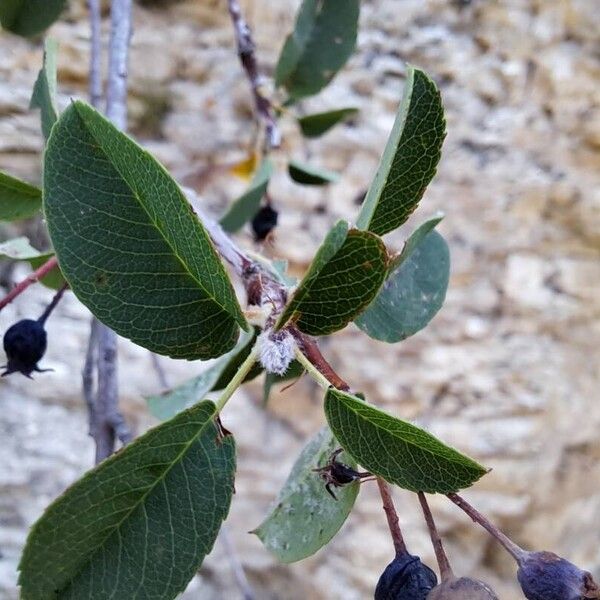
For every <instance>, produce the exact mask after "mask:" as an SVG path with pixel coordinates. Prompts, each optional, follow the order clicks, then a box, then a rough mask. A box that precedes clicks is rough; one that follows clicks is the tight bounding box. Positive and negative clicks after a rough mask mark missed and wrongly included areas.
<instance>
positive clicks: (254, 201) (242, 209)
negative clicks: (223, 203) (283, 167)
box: [220, 159, 273, 233]
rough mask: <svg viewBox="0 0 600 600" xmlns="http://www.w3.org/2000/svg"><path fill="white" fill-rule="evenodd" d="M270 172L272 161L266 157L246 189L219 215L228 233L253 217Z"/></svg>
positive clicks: (264, 191)
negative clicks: (224, 212) (225, 211)
mask: <svg viewBox="0 0 600 600" xmlns="http://www.w3.org/2000/svg"><path fill="white" fill-rule="evenodd" d="M272 174H273V163H272V162H271V161H270V160H269V159H266V160H264V161H263V162H262V163H261V165H260V167H259V169H258V171H257V172H256V174H255V175H254V178H253V179H252V183H251V184H250V188H249V189H248V191H247V192H245V193H244V194H243V195H242V196H240V197H239V198H238V199H237V200H236V201H235V202H234V203H233V204H232V205H231V206H230V207H229V210H228V211H227V213H226V214H225V215H223V217H221V220H220V224H221V227H222V228H223V229H224V230H225V231H229V232H230V233H233V232H235V231H238V230H239V229H241V228H242V227H243V226H244V224H246V223H247V222H248V221H250V220H251V219H252V218H253V217H254V215H255V214H256V212H257V211H258V208H259V207H260V201H261V200H262V198H263V196H264V195H265V193H266V191H267V186H268V185H269V179H270V178H271V175H272Z"/></svg>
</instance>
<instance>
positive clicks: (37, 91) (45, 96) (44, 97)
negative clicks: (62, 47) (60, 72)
mask: <svg viewBox="0 0 600 600" xmlns="http://www.w3.org/2000/svg"><path fill="white" fill-rule="evenodd" d="M57 51H58V43H57V42H56V40H53V39H52V38H47V39H46V42H45V45H44V65H43V67H42V69H41V70H40V72H39V74H38V77H37V80H36V82H35V85H34V86H33V94H32V96H31V102H30V103H29V108H39V109H40V110H41V112H42V132H43V134H44V137H45V138H46V139H48V136H49V135H50V131H51V130H52V126H53V125H54V123H56V121H57V119H58V108H57V104H56V53H57Z"/></svg>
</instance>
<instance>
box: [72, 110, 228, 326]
mask: <svg viewBox="0 0 600 600" xmlns="http://www.w3.org/2000/svg"><path fill="white" fill-rule="evenodd" d="M75 108H76V112H77V117H78V118H79V119H80V121H81V123H82V124H83V126H84V127H85V130H86V131H87V132H88V133H89V135H90V136H91V137H92V138H93V140H94V142H95V143H96V145H97V147H98V149H99V150H101V151H102V154H103V156H104V157H105V159H106V160H107V161H108V163H109V164H110V165H111V167H112V168H113V169H114V170H115V171H116V172H117V173H118V174H119V176H120V177H121V179H122V180H123V181H124V182H125V183H126V185H127V189H129V190H130V192H131V194H132V196H133V197H134V198H135V199H136V200H137V202H138V204H139V205H140V207H141V208H142V210H143V211H144V213H145V214H146V215H147V216H148V220H149V221H150V223H152V224H153V225H154V227H156V229H157V230H158V231H159V232H160V236H161V238H162V239H163V241H164V243H165V244H166V245H167V247H168V248H169V249H170V250H171V252H172V253H173V256H174V257H175V258H176V259H177V260H178V261H179V263H180V264H181V266H182V267H183V270H184V272H185V273H186V275H188V276H189V277H190V279H192V280H193V281H194V282H196V284H197V285H198V287H199V288H200V289H201V290H202V291H203V292H204V293H205V294H206V296H207V297H208V298H210V299H211V300H212V301H213V302H214V303H215V304H216V305H217V306H218V307H220V308H221V309H222V310H223V312H225V313H227V314H228V315H229V316H230V317H231V318H232V319H233V320H234V321H235V322H236V323H238V325H240V323H239V321H238V319H237V318H236V317H234V315H233V314H232V313H231V312H230V311H229V310H228V308H226V307H225V306H224V305H223V304H222V303H221V302H219V301H218V300H217V298H216V297H215V295H214V294H213V293H211V291H210V290H208V289H207V288H206V287H205V286H204V285H203V283H202V282H201V281H200V280H199V279H198V278H197V277H196V275H195V274H194V273H192V272H191V271H190V269H189V268H188V266H187V264H186V263H185V262H184V260H183V258H182V257H181V256H180V255H179V253H178V252H177V250H176V249H175V248H174V247H173V245H172V243H171V242H170V241H169V239H168V238H167V237H166V236H165V233H164V231H163V229H162V227H161V226H160V224H159V222H158V221H156V220H155V219H154V218H153V217H152V215H151V214H150V213H149V212H148V209H147V208H146V206H145V204H144V202H143V201H142V199H141V196H140V194H138V191H137V190H135V189H133V188H132V186H131V184H130V183H129V180H128V177H126V176H125V175H124V174H123V172H122V171H121V169H119V167H118V166H117V165H116V164H115V163H114V162H113V161H112V159H111V157H110V155H109V154H108V153H107V152H106V150H105V149H104V146H103V145H102V143H101V141H100V140H99V139H98V138H97V137H96V135H95V134H94V132H93V131H92V130H91V129H90V128H89V127H88V125H87V123H86V120H85V119H84V118H83V117H82V116H81V114H80V112H79V110H78V109H77V104H75ZM141 151H142V152H143V153H144V155H146V157H149V158H152V156H151V155H150V154H149V153H148V152H147V151H146V150H144V149H143V148H141ZM157 165H158V168H159V169H161V170H164V168H163V166H162V165H161V164H160V163H157ZM175 186H176V187H177V189H178V192H179V194H181V196H182V197H183V198H184V200H185V196H184V195H183V192H182V191H181V190H180V189H179V186H178V185H177V183H175ZM186 202H187V200H186ZM200 227H202V225H201V224H200ZM207 241H208V245H209V246H210V250H211V251H213V252H215V250H214V248H212V242H211V241H210V240H207ZM215 254H216V252H215ZM216 259H217V260H220V259H219V257H218V256H216ZM225 276H226V275H225ZM233 297H234V298H235V294H234V295H233Z"/></svg>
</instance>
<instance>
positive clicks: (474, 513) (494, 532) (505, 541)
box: [448, 494, 527, 564]
mask: <svg viewBox="0 0 600 600" xmlns="http://www.w3.org/2000/svg"><path fill="white" fill-rule="evenodd" d="M448 498H450V500H452V502H454V504H456V506H458V507H459V508H460V509H461V510H463V511H464V512H465V513H466V514H467V515H469V517H471V519H473V521H475V523H479V525H481V526H482V527H483V528H484V529H485V530H486V531H487V532H488V533H489V534H490V535H491V536H492V537H494V538H496V540H498V542H500V544H502V546H504V549H505V550H506V551H507V552H508V553H509V554H510V555H511V556H512V557H513V558H514V559H515V560H516V561H517V563H519V564H520V563H521V562H522V560H523V559H524V558H525V556H526V555H527V552H526V551H525V550H523V548H521V547H520V546H518V545H517V544H515V543H514V542H513V541H512V540H511V539H510V538H509V537H508V536H507V535H505V534H504V533H502V531H500V529H498V528H497V527H496V526H495V525H494V524H493V523H492V522H491V521H490V520H489V519H488V518H487V517H485V516H484V515H482V514H481V513H480V512H479V511H478V510H477V509H476V508H475V507H473V506H471V505H470V504H469V503H468V502H467V501H466V500H465V499H464V498H461V497H460V496H459V495H458V494H448Z"/></svg>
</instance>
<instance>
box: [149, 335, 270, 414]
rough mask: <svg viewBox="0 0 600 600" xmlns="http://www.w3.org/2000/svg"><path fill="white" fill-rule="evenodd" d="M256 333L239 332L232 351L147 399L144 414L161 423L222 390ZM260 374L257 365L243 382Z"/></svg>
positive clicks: (249, 349) (252, 343)
mask: <svg viewBox="0 0 600 600" xmlns="http://www.w3.org/2000/svg"><path fill="white" fill-rule="evenodd" d="M258 333H259V331H258V329H256V330H253V331H251V332H248V331H243V332H242V335H240V339H239V340H238V343H237V344H236V345H235V348H234V349H233V350H231V351H230V352H228V353H227V354H224V355H223V356H221V357H220V358H218V359H217V360H216V361H215V362H214V363H213V364H212V365H211V366H210V367H209V368H208V369H206V370H205V371H203V372H202V373H200V375H197V376H196V377H193V378H192V379H188V380H187V381H185V382H184V383H182V384H181V385H178V386H177V387H174V388H173V389H171V390H168V391H166V392H164V393H163V394H158V395H155V396H147V397H146V401H147V402H148V410H149V411H150V413H151V414H152V415H153V416H155V417H156V418H157V419H160V420H161V421H166V420H167V419H170V418H171V417H173V416H175V415H176V414H177V413H179V412H181V411H182V410H184V409H186V408H189V407H190V406H192V405H194V404H195V403H196V402H198V398H204V397H205V396H206V394H208V392H211V391H216V390H221V389H223V388H224V387H225V386H226V385H227V384H228V383H229V382H230V381H231V379H232V378H233V376H234V375H235V374H236V372H237V370H238V368H239V366H240V365H241V364H242V363H243V362H244V360H245V359H246V358H247V356H248V355H249V354H250V351H251V349H252V346H254V342H255V341H256V338H257V336H258ZM261 372H262V367H261V366H260V365H259V364H258V363H257V364H256V365H255V366H254V367H253V368H252V370H251V371H250V373H248V375H247V376H246V378H245V379H244V381H250V380H251V379H254V377H257V376H258V375H260V373H261Z"/></svg>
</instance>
